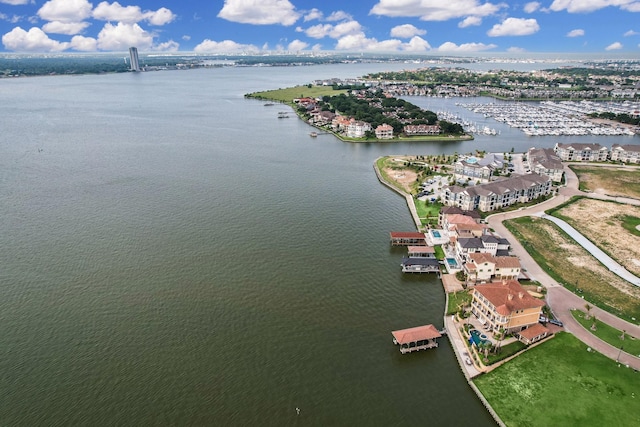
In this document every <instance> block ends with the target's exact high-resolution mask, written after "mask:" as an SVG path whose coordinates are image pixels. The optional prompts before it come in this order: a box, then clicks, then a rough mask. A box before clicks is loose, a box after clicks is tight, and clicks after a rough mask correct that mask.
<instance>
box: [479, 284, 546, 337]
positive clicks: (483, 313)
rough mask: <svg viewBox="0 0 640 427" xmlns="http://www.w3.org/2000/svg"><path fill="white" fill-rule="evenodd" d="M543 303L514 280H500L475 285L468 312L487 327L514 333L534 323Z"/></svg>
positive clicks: (536, 321)
mask: <svg viewBox="0 0 640 427" xmlns="http://www.w3.org/2000/svg"><path fill="white" fill-rule="evenodd" d="M544 305H545V304H544V302H543V301H541V300H539V299H537V298H534V297H532V296H531V295H529V293H528V292H527V291H526V290H525V289H524V288H523V287H522V285H520V283H518V282H517V281H515V280H503V281H500V282H492V283H487V284H481V285H477V286H475V287H474V288H473V292H472V301H471V312H472V313H473V315H474V316H476V317H477V318H478V320H479V321H480V323H482V324H483V325H485V327H486V328H488V329H489V330H492V331H499V330H501V329H504V331H505V332H506V333H514V332H516V333H517V332H520V331H522V330H523V329H526V328H527V327H529V326H532V325H535V324H537V323H538V319H539V318H540V314H541V313H542V307H544Z"/></svg>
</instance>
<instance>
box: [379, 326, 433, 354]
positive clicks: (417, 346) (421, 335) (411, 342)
mask: <svg viewBox="0 0 640 427" xmlns="http://www.w3.org/2000/svg"><path fill="white" fill-rule="evenodd" d="M391 334H392V335H393V343H394V344H396V345H399V346H400V353H402V354H406V353H411V352H413V351H420V350H426V349H428V348H435V347H438V342H437V341H436V339H437V338H440V337H441V336H442V334H441V333H440V332H439V331H438V329H437V328H436V327H435V326H433V325H424V326H416V327H414V328H408V329H400V330H398V331H392V332H391Z"/></svg>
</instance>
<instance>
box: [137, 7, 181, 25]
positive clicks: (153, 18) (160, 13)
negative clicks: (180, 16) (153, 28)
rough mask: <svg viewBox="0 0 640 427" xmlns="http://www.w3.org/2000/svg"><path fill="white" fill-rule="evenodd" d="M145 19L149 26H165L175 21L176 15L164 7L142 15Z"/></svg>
mask: <svg viewBox="0 0 640 427" xmlns="http://www.w3.org/2000/svg"><path fill="white" fill-rule="evenodd" d="M144 17H145V19H146V20H147V22H149V24H151V25H158V26H160V25H165V24H168V23H170V22H172V21H173V20H174V19H176V15H175V14H174V13H173V12H171V11H170V10H169V9H167V8H166V7H161V8H160V9H158V10H156V11H155V12H154V11H147V12H145V14H144Z"/></svg>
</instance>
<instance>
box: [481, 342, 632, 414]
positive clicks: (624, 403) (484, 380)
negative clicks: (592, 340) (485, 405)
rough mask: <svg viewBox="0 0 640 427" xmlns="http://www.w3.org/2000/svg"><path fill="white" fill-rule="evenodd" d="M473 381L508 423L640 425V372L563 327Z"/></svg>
mask: <svg viewBox="0 0 640 427" xmlns="http://www.w3.org/2000/svg"><path fill="white" fill-rule="evenodd" d="M473 383H474V384H475V385H476V386H477V388H478V389H479V390H480V391H481V392H482V394H483V395H484V397H485V398H486V399H487V400H488V401H489V402H491V406H492V408H493V409H494V411H495V412H496V413H497V414H498V415H499V416H500V418H501V419H502V421H504V423H505V424H506V425H507V426H532V427H535V426H541V427H548V426H581V427H590V426H593V427H600V426H632V425H639V424H640V392H639V390H638V384H639V383H640V373H638V372H636V371H634V370H632V369H627V368H624V367H622V368H620V367H618V364H617V363H615V362H614V361H612V360H610V359H608V358H607V357H605V356H603V355H602V354H600V353H597V352H594V351H589V349H588V347H587V346H586V345H585V344H583V343H582V342H580V341H579V340H578V339H577V338H575V337H574V336H573V335H571V334H568V333H564V332H560V333H557V334H556V337H555V338H554V339H552V340H548V341H546V342H544V343H542V344H540V345H538V346H536V347H534V348H531V349H529V350H527V351H526V352H524V353H522V354H521V355H519V356H518V357H517V358H515V359H513V360H511V361H510V362H509V363H506V364H503V365H501V366H499V367H497V368H496V369H494V370H493V371H491V372H489V373H487V374H484V375H481V376H479V377H476V378H474V379H473Z"/></svg>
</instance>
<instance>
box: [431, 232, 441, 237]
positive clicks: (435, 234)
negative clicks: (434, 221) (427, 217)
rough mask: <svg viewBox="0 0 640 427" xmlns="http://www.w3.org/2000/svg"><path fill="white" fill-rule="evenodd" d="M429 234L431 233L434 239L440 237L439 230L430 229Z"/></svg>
mask: <svg viewBox="0 0 640 427" xmlns="http://www.w3.org/2000/svg"><path fill="white" fill-rule="evenodd" d="M431 234H433V237H435V238H436V239H439V238H440V237H441V236H440V232H439V231H437V230H432V231H431Z"/></svg>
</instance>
